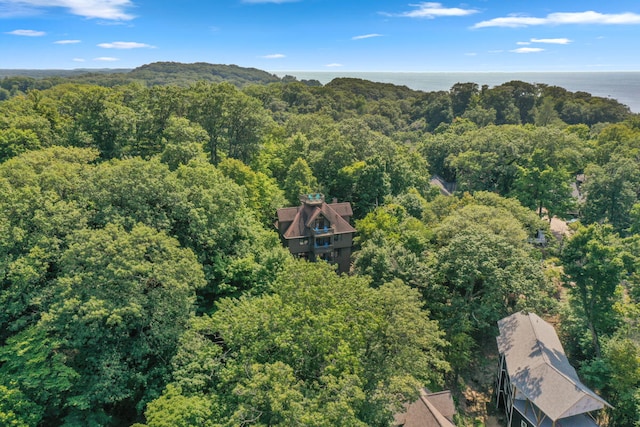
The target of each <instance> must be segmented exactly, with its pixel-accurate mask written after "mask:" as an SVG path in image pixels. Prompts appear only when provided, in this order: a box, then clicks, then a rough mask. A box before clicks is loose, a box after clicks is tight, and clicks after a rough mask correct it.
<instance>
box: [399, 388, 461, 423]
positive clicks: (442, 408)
mask: <svg viewBox="0 0 640 427" xmlns="http://www.w3.org/2000/svg"><path fill="white" fill-rule="evenodd" d="M455 413H456V408H455V405H454V404H453V398H452V397H451V392H450V391H448V390H446V391H440V392H437V393H430V392H429V391H428V390H426V389H422V390H420V397H419V398H418V400H416V401H415V402H413V403H410V404H407V405H405V411H404V412H401V413H398V414H395V415H394V422H393V426H394V427H455V424H454V423H453V416H454V415H455Z"/></svg>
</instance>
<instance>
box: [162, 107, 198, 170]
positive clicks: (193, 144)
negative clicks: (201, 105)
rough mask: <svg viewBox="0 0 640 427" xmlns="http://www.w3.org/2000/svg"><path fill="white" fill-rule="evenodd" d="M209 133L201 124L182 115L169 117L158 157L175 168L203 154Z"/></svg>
mask: <svg viewBox="0 0 640 427" xmlns="http://www.w3.org/2000/svg"><path fill="white" fill-rule="evenodd" d="M208 140H209V135H207V132H206V131H205V130H204V129H202V127H201V126H199V125H197V124H193V123H191V122H189V120H188V119H186V118H184V117H175V116H173V117H170V118H169V120H168V122H167V127H166V128H165V130H164V132H163V136H162V141H163V145H164V149H163V150H162V154H161V156H160V159H161V161H162V162H163V163H166V164H167V165H169V169H171V170H175V169H177V167H178V166H179V165H184V164H187V163H189V161H190V160H191V159H195V158H196V157H198V156H200V155H201V154H204V144H205V143H206V142H207V141H208Z"/></svg>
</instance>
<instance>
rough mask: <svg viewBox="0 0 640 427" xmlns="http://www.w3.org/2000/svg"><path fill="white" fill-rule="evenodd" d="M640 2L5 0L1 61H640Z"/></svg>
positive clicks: (61, 64) (434, 67)
mask: <svg viewBox="0 0 640 427" xmlns="http://www.w3.org/2000/svg"><path fill="white" fill-rule="evenodd" d="M639 40H640V1H638V0H611V1H601V0H598V1H592V0H581V1H573V0H572V1H562V0H555V1H549V0H536V1H524V0H503V1H497V0H471V1H468V2H457V1H442V2H421V1H416V0H400V1H398V0H389V1H375V0H361V1H348V0H295V1H294V0H180V1H168V0H0V68H38V69H43V68H62V69H72V68H133V67H137V66H140V65H143V64H147V63H150V62H155V61H177V62H209V63H216V64H237V65H240V66H244V67H256V68H260V69H263V70H268V71H281V70H288V71H324V70H326V71H333V72H335V71H339V70H342V71H411V72H429V71H437V72H442V71H640V54H639V53H640V47H639V43H638V41H639Z"/></svg>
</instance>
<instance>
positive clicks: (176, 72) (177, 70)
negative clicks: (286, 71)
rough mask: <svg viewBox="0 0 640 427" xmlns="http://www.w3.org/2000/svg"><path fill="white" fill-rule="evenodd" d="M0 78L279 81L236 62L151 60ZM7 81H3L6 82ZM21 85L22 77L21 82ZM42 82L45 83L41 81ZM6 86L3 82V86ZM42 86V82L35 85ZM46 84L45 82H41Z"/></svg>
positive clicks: (112, 82) (3, 73) (111, 82)
mask: <svg viewBox="0 0 640 427" xmlns="http://www.w3.org/2000/svg"><path fill="white" fill-rule="evenodd" d="M0 78H4V79H8V80H12V79H23V78H29V79H39V80H50V83H52V84H59V83H61V82H74V83H89V84H95V85H100V86H116V85H122V84H127V83H131V82H134V81H137V82H140V83H143V84H145V85H147V86H157V85H169V84H171V85H179V86H187V85H189V84H192V83H195V82H197V81H206V82H210V83H220V82H223V81H228V82H231V83H233V84H234V85H236V86H238V87H242V86H246V85H248V84H266V83H273V82H279V81H281V80H280V78H279V77H278V76H276V75H274V74H270V73H268V72H266V71H262V70H259V69H257V68H245V67H239V66H237V65H223V64H208V63H204V62H197V63H193V64H183V63H179V62H154V63H151V64H147V65H143V66H141V67H138V68H134V69H133V70H130V69H99V70H88V69H77V70H0ZM5 83H6V82H5ZM20 83H21V85H22V84H24V80H22V81H20ZM41 83H44V82H41ZM3 86H5V85H3ZM35 86H36V87H40V86H43V85H42V84H39V85H35ZM44 86H45V87H46V86H47V85H46V84H45V85H44Z"/></svg>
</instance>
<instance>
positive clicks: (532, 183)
mask: <svg viewBox="0 0 640 427" xmlns="http://www.w3.org/2000/svg"><path fill="white" fill-rule="evenodd" d="M545 160H546V159H545V155H544V153H543V152H542V150H540V149H536V150H534V152H533V153H532V154H531V156H530V157H529V158H528V159H527V162H526V166H520V167H518V177H517V178H516V180H515V182H514V190H513V195H515V196H516V197H517V198H518V200H520V202H521V203H522V204H523V205H524V206H527V207H529V208H531V209H534V210H536V211H537V212H538V215H539V216H540V217H542V216H543V213H544V211H543V209H546V211H547V215H548V218H549V221H551V219H552V218H553V217H554V216H555V215H560V216H562V215H564V214H566V213H567V212H568V211H569V210H570V209H571V207H573V204H574V200H573V198H572V194H571V193H572V189H571V185H570V184H571V181H572V179H571V176H570V174H569V173H568V172H567V171H566V170H564V169H554V168H553V167H551V166H549V165H548V164H546V161H545Z"/></svg>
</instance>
